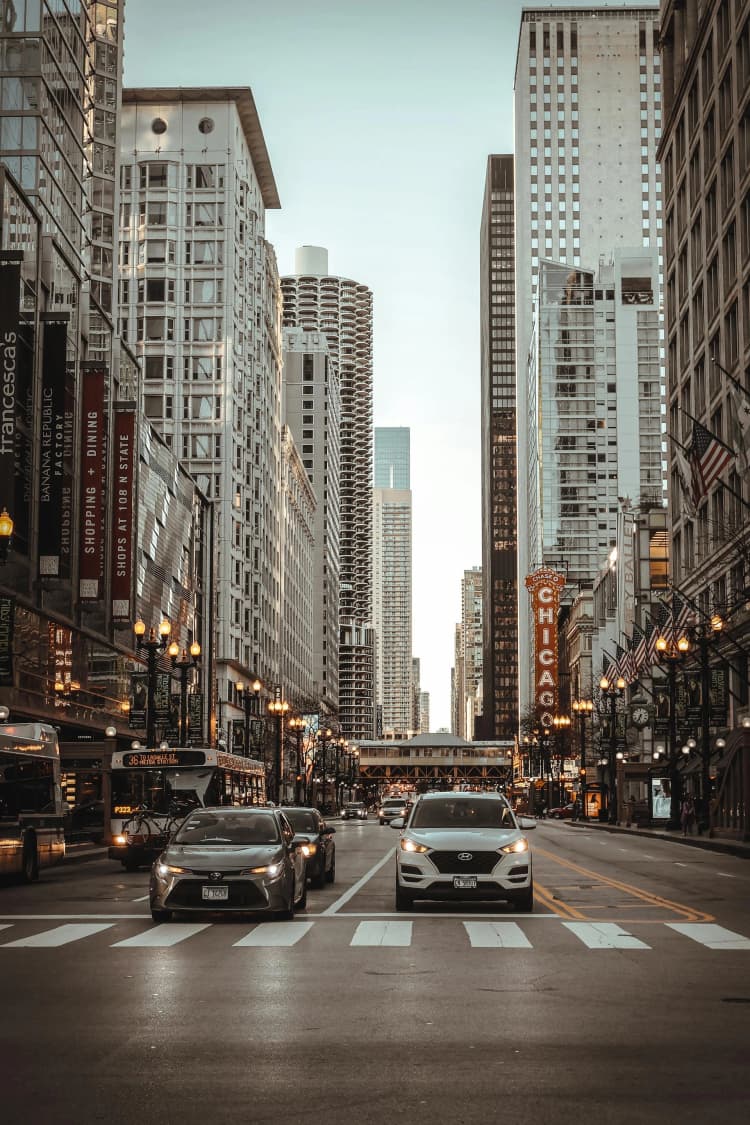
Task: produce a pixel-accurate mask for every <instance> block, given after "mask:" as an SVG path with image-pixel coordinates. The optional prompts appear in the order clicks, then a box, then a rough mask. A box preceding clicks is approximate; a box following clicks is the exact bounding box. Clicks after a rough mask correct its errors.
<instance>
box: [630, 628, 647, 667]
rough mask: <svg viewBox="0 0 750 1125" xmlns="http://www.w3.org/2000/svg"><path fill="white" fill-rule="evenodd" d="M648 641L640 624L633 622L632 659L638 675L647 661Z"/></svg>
mask: <svg viewBox="0 0 750 1125" xmlns="http://www.w3.org/2000/svg"><path fill="white" fill-rule="evenodd" d="M647 643H648V642H647V641H646V634H645V633H644V632H643V629H641V628H640V626H639V625H636V624H635V622H634V623H633V640H632V642H631V646H630V660H631V665H632V668H633V675H634V676H637V675H638V673H639V672H640V670H641V668H642V667H643V665H644V664H645V662H646V654H647V651H648V649H647Z"/></svg>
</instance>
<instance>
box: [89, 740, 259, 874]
mask: <svg viewBox="0 0 750 1125" xmlns="http://www.w3.org/2000/svg"><path fill="white" fill-rule="evenodd" d="M265 803H266V771H265V766H264V765H263V762H260V761H256V760H254V759H252V758H242V757H239V756H238V755H236V754H227V753H226V751H224V750H217V749H214V748H212V747H205V748H199V747H189V748H184V749H182V748H179V747H176V748H174V749H172V748H171V747H169V748H167V749H163V750H161V749H160V750H126V751H122V752H115V753H114V754H113V755H112V807H111V815H110V819H109V827H110V833H111V836H110V839H111V841H112V842H111V844H110V847H109V857H110V859H116V860H119V861H120V863H122V865H123V867H125V869H126V870H128V871H133V870H135V869H136V868H137V867H141V866H142V865H143V864H145V863H150V862H151V861H152V860H154V859H155V858H156V856H157V855H158V854H159V852H160V851H161V850H162V848H163V847H164V844H165V842H166V836H167V835H168V834H169V831H170V830H171V829H172V828H173V827H174V826H175V821H177V820H179V819H181V817H182V816H185V815H186V814H187V813H188V812H189V811H190V809H192V808H198V807H207V806H209V805H264V804H265Z"/></svg>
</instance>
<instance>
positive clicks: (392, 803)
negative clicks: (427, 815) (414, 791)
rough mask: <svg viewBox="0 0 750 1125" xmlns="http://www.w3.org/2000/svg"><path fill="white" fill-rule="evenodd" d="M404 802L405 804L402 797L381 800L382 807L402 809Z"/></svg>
mask: <svg viewBox="0 0 750 1125" xmlns="http://www.w3.org/2000/svg"><path fill="white" fill-rule="evenodd" d="M405 804H406V801H405V800H404V798H403V797H391V798H390V799H389V800H387V801H383V808H384V809H402V808H403V807H404V805H405Z"/></svg>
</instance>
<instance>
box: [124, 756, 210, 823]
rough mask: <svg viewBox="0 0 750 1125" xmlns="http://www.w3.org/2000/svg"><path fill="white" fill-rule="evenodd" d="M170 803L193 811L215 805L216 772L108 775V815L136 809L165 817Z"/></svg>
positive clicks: (183, 771)
mask: <svg viewBox="0 0 750 1125" xmlns="http://www.w3.org/2000/svg"><path fill="white" fill-rule="evenodd" d="M174 802H176V803H178V804H180V805H186V806H187V807H188V808H189V807H191V806H192V807H195V806H197V805H214V804H217V803H218V783H217V778H216V770H215V769H213V768H211V767H208V768H205V767H204V768H201V769H182V770H174V769H154V770H151V769H138V770H136V769H132V770H127V769H126V770H113V771H112V811H113V813H117V812H118V811H120V810H121V809H123V808H126V809H128V811H133V810H135V809H137V808H139V807H144V808H147V809H150V810H151V811H152V812H156V813H164V814H166V813H168V812H169V808H170V805H172V804H173V803H174Z"/></svg>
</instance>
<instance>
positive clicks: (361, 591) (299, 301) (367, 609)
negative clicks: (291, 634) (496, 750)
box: [281, 246, 375, 742]
mask: <svg viewBox="0 0 750 1125" xmlns="http://www.w3.org/2000/svg"><path fill="white" fill-rule="evenodd" d="M281 286H282V292H283V296H284V327H285V328H304V329H307V330H309V331H313V332H323V333H324V334H325V336H326V339H327V341H328V347H329V351H330V355H331V357H332V359H333V360H334V361H335V363H336V366H337V369H338V372H339V379H340V384H341V540H340V555H341V591H340V604H339V638H340V648H339V720H340V725H341V730H342V733H343V734H344V735H345V736H346V738H348V739H349V740H350V741H354V742H358V741H361V740H362V739H367V738H372V737H373V734H374V729H375V682H374V672H375V667H374V660H375V652H374V638H373V629H372V292H371V291H370V290H369V289H368V288H367V286H366V285H362V284H361V283H360V282H357V281H353V280H351V279H350V278H344V277H334V276H332V275H330V274H329V273H328V252H327V251H326V250H324V249H322V248H321V247H317V246H304V247H301V248H300V249H299V250H298V251H297V254H296V257H295V274H294V275H292V276H289V277H283V278H282V279H281Z"/></svg>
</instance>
